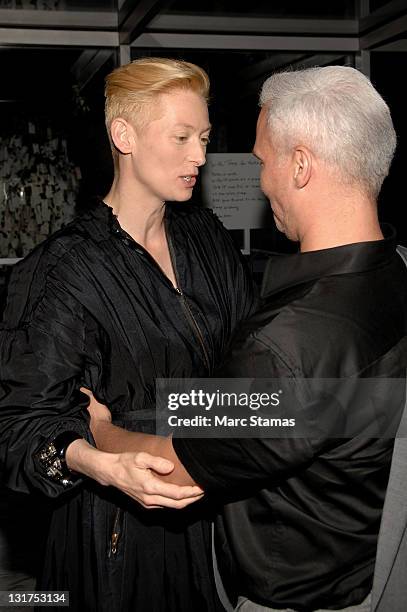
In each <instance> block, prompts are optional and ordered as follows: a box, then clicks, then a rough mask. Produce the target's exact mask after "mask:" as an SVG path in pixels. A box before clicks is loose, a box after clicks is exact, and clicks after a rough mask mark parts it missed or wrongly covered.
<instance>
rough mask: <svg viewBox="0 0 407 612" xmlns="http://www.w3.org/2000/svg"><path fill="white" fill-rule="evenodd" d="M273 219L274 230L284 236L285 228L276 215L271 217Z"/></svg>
mask: <svg viewBox="0 0 407 612" xmlns="http://www.w3.org/2000/svg"><path fill="white" fill-rule="evenodd" d="M273 217H274V223H275V224H276V228H277V229H278V231H279V232H281V233H282V234H285V228H284V225H283V224H282V222H281V221H280V219H279V218H278V217H276V215H273Z"/></svg>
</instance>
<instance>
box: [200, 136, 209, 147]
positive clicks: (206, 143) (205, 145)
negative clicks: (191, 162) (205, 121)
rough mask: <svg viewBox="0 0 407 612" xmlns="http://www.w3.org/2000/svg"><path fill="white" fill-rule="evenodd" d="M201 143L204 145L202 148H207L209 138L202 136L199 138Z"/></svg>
mask: <svg viewBox="0 0 407 612" xmlns="http://www.w3.org/2000/svg"><path fill="white" fill-rule="evenodd" d="M201 142H202V144H203V145H204V147H207V146H208V144H209V143H210V139H209V136H203V137H202V138H201Z"/></svg>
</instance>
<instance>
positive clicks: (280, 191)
mask: <svg viewBox="0 0 407 612" xmlns="http://www.w3.org/2000/svg"><path fill="white" fill-rule="evenodd" d="M253 153H254V155H255V156H256V157H257V158H258V159H259V160H260V162H261V172H260V186H261V189H262V191H263V193H264V195H265V196H266V197H267V198H268V199H269V200H270V204H271V209H272V211H273V216H274V220H275V223H276V226H277V229H278V230H279V231H280V232H284V233H285V234H286V235H287V236H288V235H289V222H290V207H289V205H288V202H287V195H288V189H289V186H290V164H289V157H288V156H283V155H281V154H280V155H278V154H277V152H276V151H275V149H274V147H273V143H272V136H271V134H270V128H269V127H268V125H267V110H266V109H265V108H262V109H261V111H260V115H259V118H258V121H257V129H256V142H255V144H254V147H253Z"/></svg>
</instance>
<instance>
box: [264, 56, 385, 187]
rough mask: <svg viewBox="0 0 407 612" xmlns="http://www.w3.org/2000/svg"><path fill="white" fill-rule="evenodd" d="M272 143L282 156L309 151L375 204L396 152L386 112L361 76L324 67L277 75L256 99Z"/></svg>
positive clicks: (352, 71)
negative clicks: (264, 111)
mask: <svg viewBox="0 0 407 612" xmlns="http://www.w3.org/2000/svg"><path fill="white" fill-rule="evenodd" d="M260 106H262V107H263V106H264V107H266V108H267V111H268V125H269V128H270V130H271V134H272V137H273V143H274V144H275V146H276V147H277V150H279V151H280V152H281V153H289V152H290V151H291V150H292V149H293V148H294V147H295V146H297V145H299V144H303V145H306V146H308V147H309V148H310V149H311V150H312V151H313V152H314V154H315V155H317V156H318V157H319V158H320V159H322V160H323V161H325V162H326V163H328V164H329V165H331V166H333V167H334V168H335V169H336V170H337V171H339V173H340V176H341V178H342V179H343V180H344V181H346V182H351V183H357V184H359V185H360V186H361V187H362V188H364V190H365V191H367V192H368V193H369V195H370V196H372V197H374V198H376V197H377V196H378V194H379V192H380V189H381V186H382V183H383V180H384V179H385V177H386V176H387V174H388V172H389V168H390V164H391V161H392V159H393V155H394V151H395V148H396V133H395V131H394V127H393V122H392V119H391V116H390V111H389V108H388V106H387V104H386V102H385V101H384V100H383V98H382V97H381V96H380V94H379V93H378V92H377V91H376V90H375V88H374V87H373V85H372V84H371V82H370V81H369V79H368V78H367V77H365V76H364V75H363V74H362V73H361V72H359V71H358V70H355V69H354V68H350V67H347V66H327V67H323V68H310V69H307V70H297V71H291V72H280V73H277V74H274V75H272V76H271V77H270V78H268V79H267V80H266V81H265V83H264V85H263V87H262V90H261V93H260Z"/></svg>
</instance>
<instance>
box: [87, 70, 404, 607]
mask: <svg viewBox="0 0 407 612" xmlns="http://www.w3.org/2000/svg"><path fill="white" fill-rule="evenodd" d="M260 106H261V111H260V115H259V120H258V124H257V134H256V143H255V146H254V154H255V155H256V157H257V158H258V159H259V160H260V162H261V166H262V169H261V186H262V189H263V191H264V193H265V194H266V196H267V197H268V198H269V200H270V202H271V207H272V210H273V214H274V218H275V221H276V224H277V227H278V228H279V229H280V230H281V231H282V232H284V233H285V234H286V236H287V237H288V238H290V239H291V240H294V241H298V242H299V246H300V250H299V253H297V254H293V255H284V256H279V257H273V258H272V259H271V261H270V263H269V265H268V268H267V270H266V273H265V277H264V281H263V299H264V301H263V306H262V308H261V309H260V311H259V312H258V313H257V314H256V315H255V316H254V317H252V318H251V319H250V320H249V322H248V323H246V324H244V325H243V327H242V328H241V330H240V333H239V335H238V337H237V338H236V339H235V342H234V344H233V346H232V349H231V350H230V354H229V359H228V362H227V365H226V366H225V367H224V369H223V371H222V374H223V375H224V376H225V377H236V378H237V377H244V378H246V377H259V378H263V377H264V378H293V377H294V378H300V379H303V378H349V377H355V376H357V375H359V374H360V373H363V372H367V373H369V372H370V373H371V374H373V375H375V374H379V375H380V376H388V377H391V376H402V375H403V374H402V370H403V367H404V368H405V343H403V338H404V337H405V334H406V330H407V271H406V269H405V266H404V264H403V262H402V260H401V258H400V257H399V255H398V254H397V252H396V242H395V237H394V234H393V232H392V230H391V229H389V228H387V229H386V228H381V226H380V224H379V221H378V215H377V197H378V194H379V191H380V188H381V185H382V182H383V180H384V178H385V177H386V175H387V174H388V171H389V166H390V163H391V160H392V157H393V153H394V149H395V145H396V136H395V133H394V129H393V125H392V121H391V117H390V112H389V109H388V107H387V105H386V103H385V102H384V100H383V99H382V98H381V97H380V95H379V94H378V93H377V92H376V91H375V89H374V88H373V86H372V85H371V83H370V82H369V80H368V79H367V78H366V77H365V76H363V75H362V74H361V73H359V72H358V71H356V70H354V69H353V68H350V67H342V66H335V67H326V68H314V69H310V70H303V71H298V72H286V73H281V74H276V75H274V76H272V77H270V78H269V79H268V80H267V81H266V82H265V84H264V86H263V89H262V92H261V96H260ZM404 342H405V340H404ZM307 414H308V413H307V412H305V416H306V418H307ZM321 416H326V415H325V414H322V413H321ZM94 431H95V436H96V440H97V443H98V445H100V446H101V447H102V448H104V449H105V450H113V451H114V450H118V449H120V448H121V442H120V432H117V431H116V432H115V431H114V430H113V429H112V426H110V425H109V424H108V423H106V422H105V423H103V422H101V421H99V422H96V423H95V425H94ZM361 433H362V432H361ZM172 445H173V446H172ZM132 448H133V449H136V448H138V449H139V450H148V451H149V452H151V453H155V454H157V455H160V456H164V457H165V456H166V457H167V458H169V459H171V460H172V461H173V462H174V464H176V468H175V470H174V472H173V481H175V482H178V483H179V484H191V483H192V482H193V481H195V482H196V483H198V484H199V485H200V486H201V487H202V488H203V489H204V490H205V491H206V493H208V494H211V493H213V494H217V495H218V496H222V495H223V494H227V495H232V496H233V495H235V498H236V497H239V500H238V501H234V502H230V503H226V505H225V506H224V509H223V513H222V515H221V516H220V517H219V519H218V521H217V525H216V530H215V544H216V554H217V562H218V566H219V570H220V575H221V578H222V580H223V583H224V587H225V589H226V591H227V593H228V594H229V596H230V598H231V599H232V601H233V602H234V604H235V605H236V603H237V608H236V610H237V609H239V610H241V611H244V612H250V611H255V610H258V611H260V610H277V609H278V610H297V611H301V612H306V611H307V612H308V611H311V610H328V609H335V610H337V609H341V610H352V611H359V612H361V611H364V610H368V609H370V595H369V593H370V591H371V588H372V579H373V570H374V562H375V552H376V545H377V536H378V531H379V526H380V518H381V513H382V507H383V501H384V496H385V491H386V486H387V480H388V473H389V467H390V462H391V456H392V449H393V443H392V441H391V440H390V439H385V438H375V439H368V438H365V437H355V438H353V439H344V438H342V439H332V438H331V437H329V436H327V437H323V436H322V437H320V438H318V439H316V438H315V439H314V438H313V439H310V438H307V439H305V438H303V439H295V438H287V439H202V440H201V439H192V440H187V439H175V438H174V439H173V441H172V442H171V441H170V440H169V439H161V440H160V439H155V438H152V437H151V438H148V439H147V440H145V442H143V439H142V438H140V437H139V438H138V439H135V441H134V445H133V447H132ZM174 449H175V453H176V454H175V453H174ZM180 461H181V462H182V464H183V466H182V465H181V464H180ZM184 468H186V470H187V472H188V473H189V475H190V476H191V477H192V479H193V480H191V478H190V477H189V476H188V474H187V473H186V471H185V469H184ZM177 479H178V480H177ZM249 487H250V492H249ZM256 488H257V490H256V491H255V492H254V493H253V489H256ZM389 612H391V611H390V610H389Z"/></svg>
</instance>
